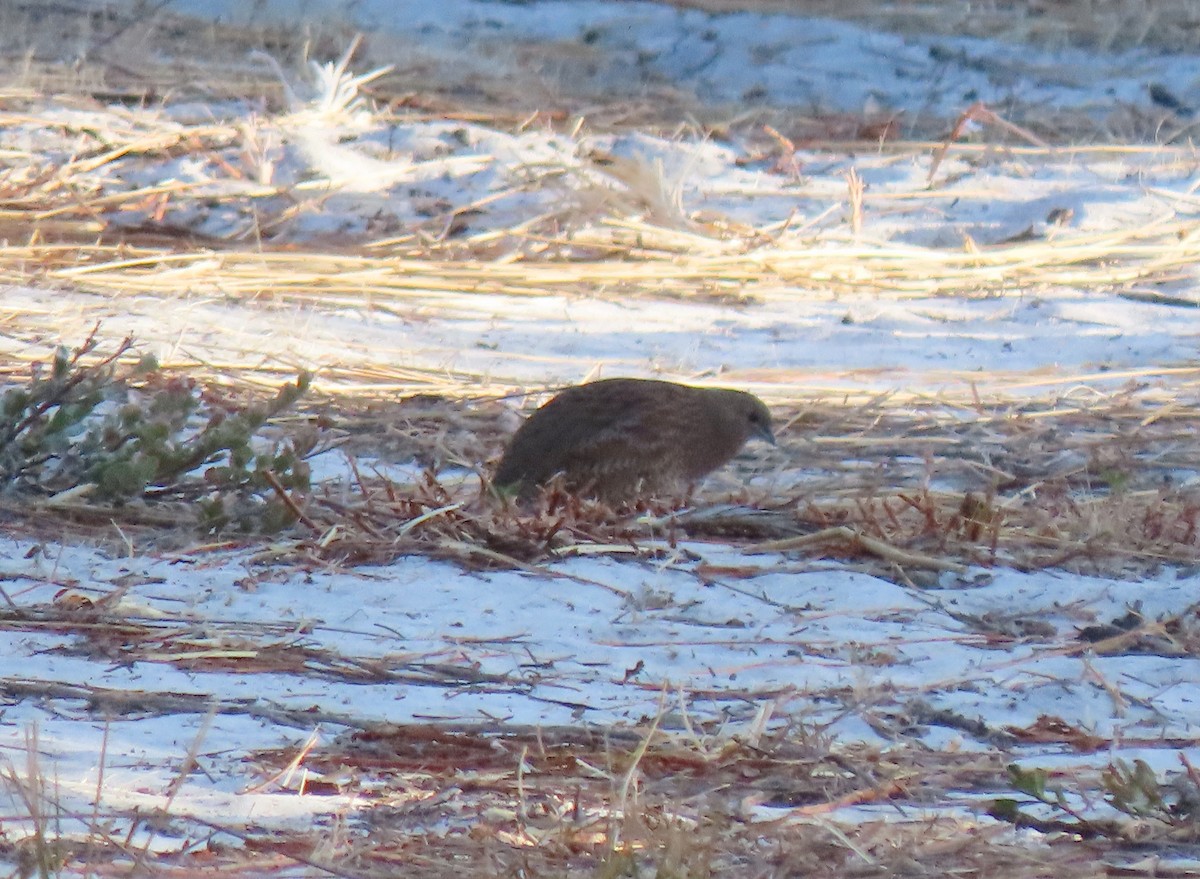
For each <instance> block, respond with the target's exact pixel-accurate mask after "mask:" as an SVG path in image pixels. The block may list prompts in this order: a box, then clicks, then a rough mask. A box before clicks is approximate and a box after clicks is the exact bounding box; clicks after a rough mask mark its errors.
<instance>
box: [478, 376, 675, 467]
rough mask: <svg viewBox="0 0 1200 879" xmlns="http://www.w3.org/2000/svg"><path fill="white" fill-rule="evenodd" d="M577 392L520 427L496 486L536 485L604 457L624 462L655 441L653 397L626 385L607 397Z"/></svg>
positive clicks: (557, 400)
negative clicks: (623, 460) (639, 449)
mask: <svg viewBox="0 0 1200 879" xmlns="http://www.w3.org/2000/svg"><path fill="white" fill-rule="evenodd" d="M586 387H587V385H583V386H581V388H586ZM578 390H579V389H576V388H571V389H568V390H567V391H564V392H563V393H561V394H560V395H559V396H557V397H555V398H554V399H553V400H551V401H550V402H549V403H547V404H546V405H545V406H543V407H542V408H541V409H538V410H537V411H536V412H534V413H533V415H531V416H529V418H528V419H527V420H526V421H525V423H524V424H523V425H521V427H520V429H519V430H518V431H517V433H516V435H515V436H514V437H513V440H512V443H511V444H510V446H509V449H508V452H507V453H506V454H505V456H504V459H503V460H502V461H501V462H500V467H499V468H498V469H497V471H496V483H497V484H498V485H508V484H514V483H517V482H525V483H531V484H537V483H541V482H545V481H546V480H547V479H549V478H550V477H551V476H553V475H554V474H555V473H558V472H561V471H564V470H576V469H579V468H581V467H587V466H588V465H589V464H591V463H593V462H596V461H599V460H607V457H606V456H610V455H611V456H615V459H623V458H626V457H628V456H629V454H631V453H634V454H636V450H637V449H638V448H640V447H641V446H643V445H644V444H645V443H647V442H649V441H651V440H652V439H653V437H654V433H655V419H654V417H653V416H654V409H655V408H656V406H657V404H656V403H655V401H654V400H653V399H652V398H651V397H649V396H647V395H644V394H640V393H637V392H636V388H635V389H634V392H631V389H630V387H628V386H626V387H623V388H619V387H614V388H612V389H605V391H606V393H603V394H599V393H596V392H594V391H593V392H592V393H589V394H585V395H581V394H579V393H576V392H577V391H578Z"/></svg>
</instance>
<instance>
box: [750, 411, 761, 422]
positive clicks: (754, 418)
mask: <svg viewBox="0 0 1200 879" xmlns="http://www.w3.org/2000/svg"><path fill="white" fill-rule="evenodd" d="M759 421H761V419H760V418H759V417H758V413H757V412H751V413H750V423H751V424H758V422H759Z"/></svg>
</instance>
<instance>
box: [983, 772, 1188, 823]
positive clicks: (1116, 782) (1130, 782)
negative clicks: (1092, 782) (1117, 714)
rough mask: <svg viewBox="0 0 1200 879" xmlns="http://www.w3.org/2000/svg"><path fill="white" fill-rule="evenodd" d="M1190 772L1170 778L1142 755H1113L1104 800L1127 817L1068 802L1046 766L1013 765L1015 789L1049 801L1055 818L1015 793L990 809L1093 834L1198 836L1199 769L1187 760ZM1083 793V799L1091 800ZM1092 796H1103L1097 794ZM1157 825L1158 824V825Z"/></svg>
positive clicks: (1103, 780)
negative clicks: (1025, 805)
mask: <svg viewBox="0 0 1200 879" xmlns="http://www.w3.org/2000/svg"><path fill="white" fill-rule="evenodd" d="M1185 766H1186V768H1187V772H1185V773H1182V774H1180V775H1179V776H1178V777H1177V778H1175V779H1173V780H1172V781H1170V782H1169V783H1168V782H1160V781H1159V779H1158V778H1157V777H1156V776H1155V774H1154V770H1153V769H1151V768H1150V766H1149V765H1148V764H1147V763H1146V762H1145V761H1143V760H1134V761H1133V765H1132V767H1131V766H1130V765H1129V764H1127V763H1126V762H1125V761H1124V760H1114V761H1113V762H1112V763H1110V764H1109V765H1108V768H1107V769H1105V770H1104V771H1103V772H1102V773H1101V775H1100V784H1101V790H1100V791H1098V792H1096V793H1100V794H1103V799H1104V801H1105V802H1106V803H1107V804H1108V805H1109V806H1110V807H1111V808H1112V809H1113V810H1115V811H1116V812H1117V813H1119V815H1123V816H1126V817H1125V818H1122V817H1112V818H1109V817H1094V816H1092V815H1090V814H1085V813H1084V811H1083V809H1079V808H1074V807H1072V806H1071V805H1070V804H1069V801H1068V798H1067V796H1066V794H1065V793H1064V792H1063V791H1062V790H1061V789H1057V788H1055V789H1051V788H1048V787H1047V774H1046V771H1045V770H1044V769H1023V768H1021V767H1020V766H1016V765H1010V766H1009V767H1008V777H1009V782H1010V783H1011V784H1012V786H1013V789H1014V790H1016V791H1018V792H1019V793H1022V794H1024V795H1025V796H1026V797H1028V798H1029V799H1032V800H1034V801H1035V802H1037V803H1041V804H1042V805H1045V806H1050V807H1051V808H1052V811H1053V812H1054V813H1057V814H1056V816H1055V817H1054V818H1051V819H1048V820H1047V819H1041V818H1037V817H1035V816H1033V815H1031V814H1029V813H1028V812H1025V811H1022V809H1021V804H1020V803H1019V802H1018V801H1017V800H1015V799H1011V798H1003V799H998V800H995V801H993V803H992V805H991V808H990V809H989V810H988V813H989V814H990V815H991V816H992V817H993V818H997V819H999V820H1001V821H1008V822H1009V823H1012V824H1015V825H1017V826H1019V827H1032V828H1034V829H1037V830H1041V831H1043V832H1051V831H1058V832H1066V833H1073V834H1077V835H1080V836H1085V837H1092V838H1097V837H1098V838H1106V839H1116V840H1126V839H1127V840H1131V841H1132V840H1141V841H1144V840H1145V839H1146V838H1147V836H1148V835H1150V836H1154V835H1158V836H1162V837H1169V838H1171V839H1175V840H1180V839H1187V840H1189V841H1195V840H1197V839H1200V821H1198V820H1197V818H1198V807H1200V785H1198V784H1197V778H1198V777H1197V775H1196V773H1195V771H1194V770H1193V769H1192V767H1191V765H1190V764H1187V763H1186V761H1185ZM1081 793H1083V794H1084V796H1083V800H1084V801H1087V800H1088V799H1089V798H1088V797H1087V796H1086V794H1087V793H1090V792H1081ZM1091 800H1094V801H1098V800H1099V798H1098V797H1095V796H1092V797H1091ZM1155 828H1157V830H1155Z"/></svg>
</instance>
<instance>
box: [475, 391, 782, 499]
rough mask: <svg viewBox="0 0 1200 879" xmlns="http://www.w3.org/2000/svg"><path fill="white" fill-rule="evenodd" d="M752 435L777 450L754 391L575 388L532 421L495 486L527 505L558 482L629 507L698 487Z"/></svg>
mask: <svg viewBox="0 0 1200 879" xmlns="http://www.w3.org/2000/svg"><path fill="white" fill-rule="evenodd" d="M752 437H757V438H759V439H762V440H764V441H766V442H768V443H770V444H771V445H774V444H775V435H774V434H773V433H772V431H771V412H770V410H769V409H767V407H766V404H764V403H763V401H762V400H760V399H758V397H755V396H754V395H753V394H747V393H746V392H744V391H736V390H732V389H729V388H700V387H694V386H692V385H683V384H676V383H675V382H667V381H656V380H652V379H638V378H611V379H603V380H601V381H594V382H588V383H587V384H582V385H574V386H572V387H569V388H566V389H565V390H563V391H561V392H559V393H558V394H557V395H556V396H555V397H553V398H552V399H551V400H550V401H549V402H548V403H546V404H545V405H544V406H542V407H541V408H540V409H538V410H537V411H535V412H534V413H533V414H532V415H530V416H529V418H527V419H526V420H525V422H524V423H523V424H522V425H521V426H520V428H518V429H517V432H516V433H515V434H513V437H512V440H511V441H510V442H509V444H508V448H507V449H506V450H505V452H504V455H503V457H502V458H501V459H500V463H499V465H498V466H497V467H496V471H495V474H494V476H493V478H492V485H493V486H494V487H495V488H496V489H497V490H498V491H499V492H500V493H501V494H503V495H508V496H511V495H514V494H515V495H517V496H518V497H519V498H521V499H523V500H527V499H529V498H531V497H533V496H534V495H535V494H536V492H537V489H538V488H539V487H540V486H543V485H545V484H546V483H548V482H550V481H551V480H552V479H554V478H555V477H556V476H557V477H560V478H561V483H562V485H563V487H564V488H565V489H566V490H567V491H569V492H570V493H572V494H575V495H578V496H582V497H593V498H596V499H599V500H602V501H606V502H609V503H628V502H631V501H636V500H637V499H638V498H641V497H646V496H656V495H657V496H662V495H669V494H673V493H676V492H678V491H680V490H681V489H686V488H689V487H690V486H692V485H693V484H695V483H696V482H697V481H699V480H700V479H701V478H702V477H704V476H707V475H708V474H709V473H711V472H712V471H713V470H716V469H717V468H718V467H720V466H721V465H722V464H724V463H725V462H727V461H728V460H729V459H730V458H732V457H733V456H734V455H736V454H737V453H738V452H739V451H740V450H741V448H742V446H743V445H745V444H746V442H747V440H749V439H751V438H752Z"/></svg>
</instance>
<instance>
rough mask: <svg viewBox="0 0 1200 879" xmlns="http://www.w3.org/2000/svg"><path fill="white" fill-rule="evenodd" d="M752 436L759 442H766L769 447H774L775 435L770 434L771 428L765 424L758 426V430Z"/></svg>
mask: <svg viewBox="0 0 1200 879" xmlns="http://www.w3.org/2000/svg"><path fill="white" fill-rule="evenodd" d="M754 435H755V436H756V437H758V438H759V439H760V440H763V441H765V442H768V443H770V444H771V445H775V434H773V433H771V428H770V427H768V426H767V425H765V424H760V425H759V427H758V430H756V431H755V432H754Z"/></svg>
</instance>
